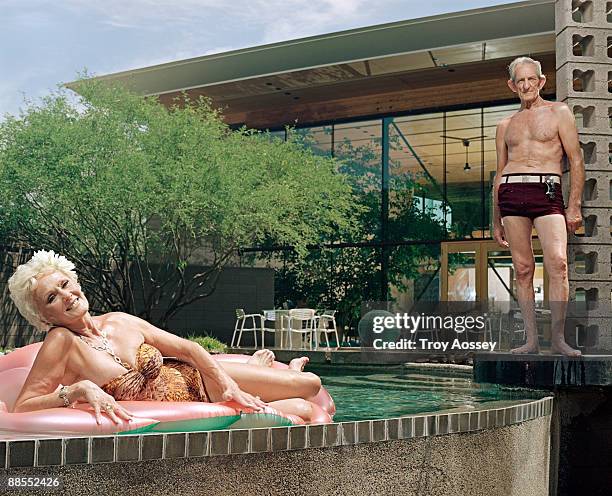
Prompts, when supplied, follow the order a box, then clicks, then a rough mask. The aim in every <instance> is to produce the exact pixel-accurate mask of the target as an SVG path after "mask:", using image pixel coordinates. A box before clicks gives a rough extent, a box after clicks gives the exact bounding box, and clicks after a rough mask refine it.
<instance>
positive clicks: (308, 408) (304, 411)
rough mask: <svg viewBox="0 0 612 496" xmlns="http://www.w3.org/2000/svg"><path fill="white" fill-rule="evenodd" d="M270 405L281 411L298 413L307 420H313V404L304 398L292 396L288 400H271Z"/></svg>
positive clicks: (290, 413) (291, 413) (292, 413)
mask: <svg viewBox="0 0 612 496" xmlns="http://www.w3.org/2000/svg"><path fill="white" fill-rule="evenodd" d="M269 405H270V406H271V407H272V408H274V409H275V410H278V411H279V412H282V413H285V414H289V415H297V416H298V417H301V418H303V419H304V421H305V422H307V423H308V422H310V421H311V420H312V405H311V404H310V402H309V401H306V400H303V399H302V398H291V399H288V400H279V401H271V402H270V403H269Z"/></svg>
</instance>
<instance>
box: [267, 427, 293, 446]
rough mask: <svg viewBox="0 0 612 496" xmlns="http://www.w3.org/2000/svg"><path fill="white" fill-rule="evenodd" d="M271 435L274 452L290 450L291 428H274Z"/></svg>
mask: <svg viewBox="0 0 612 496" xmlns="http://www.w3.org/2000/svg"><path fill="white" fill-rule="evenodd" d="M270 434H271V441H272V451H281V450H286V449H289V427H273V428H272V429H270Z"/></svg>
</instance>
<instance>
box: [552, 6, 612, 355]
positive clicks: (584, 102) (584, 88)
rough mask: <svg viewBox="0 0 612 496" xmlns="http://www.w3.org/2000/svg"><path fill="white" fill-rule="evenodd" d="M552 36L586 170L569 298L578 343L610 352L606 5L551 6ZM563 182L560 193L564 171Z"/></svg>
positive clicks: (610, 66)
mask: <svg viewBox="0 0 612 496" xmlns="http://www.w3.org/2000/svg"><path fill="white" fill-rule="evenodd" d="M555 34H556V66H557V67H556V69H557V74H556V76H557V77H556V80H557V99H558V100H559V101H562V102H565V103H566V104H567V105H568V106H569V107H570V109H572V111H573V113H574V115H575V116H576V125H577V127H578V134H579V138H580V144H581V147H582V150H583V154H584V158H585V170H586V184H585V190H584V195H583V210H582V213H583V216H584V220H585V232H584V234H583V235H579V236H570V239H569V250H568V261H569V279H570V299H571V300H574V301H575V300H582V299H583V298H584V299H585V300H586V306H585V308H586V310H585V318H583V319H580V323H579V324H577V327H578V336H579V339H578V342H579V344H580V345H583V346H585V348H586V349H587V351H589V352H611V351H612V298H611V295H612V235H611V233H612V182H611V179H612V175H611V174H610V173H611V171H612V159H611V157H612V153H611V152H612V119H611V117H612V83H611V81H612V2H610V1H606V0H556V2H555ZM609 47H610V48H609ZM563 179H564V183H565V184H564V191H567V190H569V187H568V183H569V172H566V173H565V174H564V178H563ZM569 332H570V333H572V330H569Z"/></svg>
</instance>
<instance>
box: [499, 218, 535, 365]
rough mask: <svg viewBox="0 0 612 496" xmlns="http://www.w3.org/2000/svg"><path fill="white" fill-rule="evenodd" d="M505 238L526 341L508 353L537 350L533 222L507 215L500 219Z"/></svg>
mask: <svg viewBox="0 0 612 496" xmlns="http://www.w3.org/2000/svg"><path fill="white" fill-rule="evenodd" d="M503 223H504V233H505V237H506V241H508V244H509V245H510V252H511V253H512V265H514V271H515V274H516V286H517V288H516V293H517V294H516V297H517V299H518V302H519V306H520V307H521V314H522V316H523V321H524V323H525V334H526V335H527V342H526V343H525V344H524V345H523V346H520V347H518V348H515V349H513V350H512V353H537V352H538V351H539V344H538V330H537V327H536V318H535V295H534V292H533V273H534V271H535V260H534V258H533V248H532V246H531V232H532V228H533V224H532V222H531V219H528V218H527V217H514V216H507V217H504V219H503Z"/></svg>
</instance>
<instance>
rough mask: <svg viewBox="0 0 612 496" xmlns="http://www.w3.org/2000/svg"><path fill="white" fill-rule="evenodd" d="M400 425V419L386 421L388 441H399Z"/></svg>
mask: <svg viewBox="0 0 612 496" xmlns="http://www.w3.org/2000/svg"><path fill="white" fill-rule="evenodd" d="M400 429H401V424H400V419H398V418H394V419H388V420H387V437H388V438H389V439H400V437H401V436H400V435H401V431H400Z"/></svg>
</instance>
